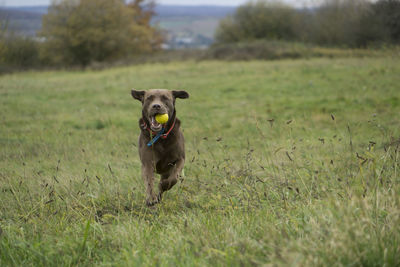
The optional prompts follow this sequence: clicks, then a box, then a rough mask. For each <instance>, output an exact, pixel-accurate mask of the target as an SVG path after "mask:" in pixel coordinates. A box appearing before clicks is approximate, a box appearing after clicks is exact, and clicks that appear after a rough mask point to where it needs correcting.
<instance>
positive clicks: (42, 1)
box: [0, 0, 315, 7]
mask: <svg viewBox="0 0 400 267" xmlns="http://www.w3.org/2000/svg"><path fill="white" fill-rule="evenodd" d="M187 2H188V3H187ZM247 2H249V1H248V0H220V1H218V2H217V3H216V2H215V1H212V0H193V1H187V0H159V1H156V4H157V5H169V6H229V7H237V6H240V5H243V4H245V3H247ZM283 2H284V3H286V4H289V5H292V6H296V7H302V6H306V5H307V3H308V2H310V1H307V0H304V1H296V0H284V1H283ZM314 2H315V1H314ZM50 3H51V0H0V6H3V7H26V6H29V7H35V6H37V7H39V6H49V5H50Z"/></svg>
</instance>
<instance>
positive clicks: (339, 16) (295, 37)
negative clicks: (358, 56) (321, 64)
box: [215, 0, 400, 48]
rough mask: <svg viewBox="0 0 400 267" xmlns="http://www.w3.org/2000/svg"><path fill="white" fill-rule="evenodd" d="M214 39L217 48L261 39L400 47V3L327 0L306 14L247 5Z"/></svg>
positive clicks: (264, 3)
mask: <svg viewBox="0 0 400 267" xmlns="http://www.w3.org/2000/svg"><path fill="white" fill-rule="evenodd" d="M215 39H216V41H217V43H219V44H224V43H225V44H226V43H235V42H247V41H252V40H260V39H265V40H285V41H298V42H306V43H313V44H318V45H324V46H336V47H352V48H354V47H368V46H371V45H374V46H375V45H377V44H378V45H382V43H392V44H398V43H399V42H400V1H399V0H379V1H378V2H376V3H371V2H369V1H367V0H351V1H349V0H325V1H323V3H322V4H321V5H320V6H319V7H318V8H316V9H308V10H307V9H305V10H296V9H294V8H290V7H288V6H285V5H283V4H280V3H279V2H276V1H257V2H249V3H247V4H245V5H243V6H241V7H239V8H238V9H237V11H236V13H235V14H234V15H233V16H229V17H227V18H225V19H223V20H222V21H221V22H220V24H219V27H218V29H217V32H216V35H215Z"/></svg>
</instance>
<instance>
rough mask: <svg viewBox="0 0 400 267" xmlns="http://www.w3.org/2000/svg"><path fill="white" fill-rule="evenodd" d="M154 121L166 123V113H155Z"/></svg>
mask: <svg viewBox="0 0 400 267" xmlns="http://www.w3.org/2000/svg"><path fill="white" fill-rule="evenodd" d="M156 121H157V122H158V123H161V124H164V123H167V121H168V114H167V113H165V114H157V115H156Z"/></svg>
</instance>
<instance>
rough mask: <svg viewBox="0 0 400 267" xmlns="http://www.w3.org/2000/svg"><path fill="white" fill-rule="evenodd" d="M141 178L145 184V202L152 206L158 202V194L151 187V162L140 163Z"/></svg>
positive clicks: (152, 169)
mask: <svg viewBox="0 0 400 267" xmlns="http://www.w3.org/2000/svg"><path fill="white" fill-rule="evenodd" d="M142 178H143V181H144V183H145V186H146V193H147V198H146V204H147V206H153V205H154V204H156V203H158V201H159V199H158V196H157V195H156V194H155V192H154V189H153V184H154V167H153V165H151V164H144V165H142Z"/></svg>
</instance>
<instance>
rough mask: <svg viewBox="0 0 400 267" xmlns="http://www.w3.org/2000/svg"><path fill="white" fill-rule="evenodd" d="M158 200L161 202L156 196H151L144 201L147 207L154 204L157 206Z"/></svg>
mask: <svg viewBox="0 0 400 267" xmlns="http://www.w3.org/2000/svg"><path fill="white" fill-rule="evenodd" d="M160 200H161V199H159V197H158V196H151V197H148V198H147V199H146V205H147V206H149V207H151V206H154V205H155V204H157V203H158V202H160Z"/></svg>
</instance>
